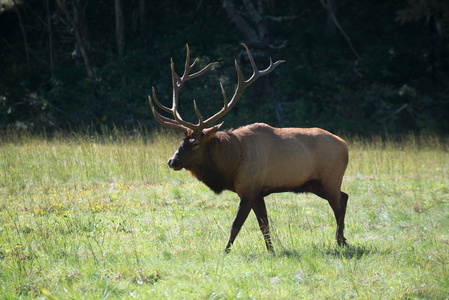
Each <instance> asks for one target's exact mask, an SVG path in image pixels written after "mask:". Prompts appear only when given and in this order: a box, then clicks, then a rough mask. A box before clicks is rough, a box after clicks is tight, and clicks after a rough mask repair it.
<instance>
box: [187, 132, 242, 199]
mask: <svg viewBox="0 0 449 300" xmlns="http://www.w3.org/2000/svg"><path fill="white" fill-rule="evenodd" d="M233 144H234V143H233V142H232V140H231V138H230V136H229V133H228V132H223V131H220V132H217V134H216V136H215V137H213V138H212V139H211V140H210V141H209V143H208V145H207V151H206V152H205V156H206V157H205V160H204V164H202V165H198V166H195V167H192V168H190V169H189V171H190V173H191V174H192V175H193V176H194V177H196V178H197V179H198V180H200V181H202V182H203V183H204V184H205V185H207V186H208V187H209V188H210V189H211V190H212V191H214V192H215V193H216V194H219V193H221V192H223V191H224V190H230V191H234V182H233V174H234V169H235V166H236V161H237V160H238V158H239V157H240V153H236V151H235V150H236V149H235V147H234V145H233Z"/></svg>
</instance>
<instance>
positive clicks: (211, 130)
mask: <svg viewBox="0 0 449 300" xmlns="http://www.w3.org/2000/svg"><path fill="white" fill-rule="evenodd" d="M221 125H223V122H221V123H220V124H218V125H215V126H214V127H211V128H207V129H204V130H203V134H204V135H205V136H206V139H207V140H210V139H211V138H213V137H214V136H215V134H216V133H217V131H218V130H219V129H220V127H221Z"/></svg>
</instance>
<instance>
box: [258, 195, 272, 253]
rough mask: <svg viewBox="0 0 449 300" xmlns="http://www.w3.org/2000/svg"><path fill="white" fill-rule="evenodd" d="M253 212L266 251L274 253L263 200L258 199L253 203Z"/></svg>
mask: <svg viewBox="0 0 449 300" xmlns="http://www.w3.org/2000/svg"><path fill="white" fill-rule="evenodd" d="M253 211H254V213H255V214H256V218H257V222H259V228H260V231H262V234H263V238H264V239H265V245H266V246H267V249H268V251H270V252H274V249H273V245H272V244H271V238H270V226H269V224H268V215H267V208H266V206H265V200H264V199H263V198H259V199H258V200H257V201H255V202H254V203H253Z"/></svg>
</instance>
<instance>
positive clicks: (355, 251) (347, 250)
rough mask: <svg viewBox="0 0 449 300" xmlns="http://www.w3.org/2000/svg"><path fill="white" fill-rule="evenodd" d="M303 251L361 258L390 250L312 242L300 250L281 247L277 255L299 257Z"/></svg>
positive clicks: (337, 256)
mask: <svg viewBox="0 0 449 300" xmlns="http://www.w3.org/2000/svg"><path fill="white" fill-rule="evenodd" d="M304 251H307V252H309V253H308V254H307V255H308V256H309V255H310V252H314V253H316V254H317V255H326V256H332V257H335V258H345V259H361V258H363V257H366V256H369V255H378V254H381V255H385V254H388V253H390V252H391V251H390V250H388V249H382V250H380V249H378V248H376V247H375V246H373V245H347V246H344V247H340V246H337V245H335V246H331V245H326V244H313V245H310V246H309V247H307V249H302V250H301V249H300V250H287V249H283V250H282V251H279V252H278V253H277V255H279V256H286V257H288V258H297V259H299V258H301V257H302V256H304Z"/></svg>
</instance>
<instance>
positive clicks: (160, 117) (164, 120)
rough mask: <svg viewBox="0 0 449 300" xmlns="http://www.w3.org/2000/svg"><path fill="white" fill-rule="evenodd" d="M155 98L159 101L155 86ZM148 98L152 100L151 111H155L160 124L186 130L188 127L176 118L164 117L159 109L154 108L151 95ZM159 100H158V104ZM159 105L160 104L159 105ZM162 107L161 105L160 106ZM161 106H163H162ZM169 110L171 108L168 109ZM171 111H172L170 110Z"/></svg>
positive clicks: (154, 113) (155, 116)
mask: <svg viewBox="0 0 449 300" xmlns="http://www.w3.org/2000/svg"><path fill="white" fill-rule="evenodd" d="M153 98H154V100H155V102H156V101H157V100H156V99H157V98H156V93H155V92H154V88H153ZM148 100H149V102H150V107H151V111H152V112H153V115H154V118H155V119H156V121H158V123H159V124H161V125H163V126H165V127H169V128H172V129H175V130H179V131H186V130H187V129H188V128H186V127H184V126H182V125H180V124H178V123H176V122H175V121H174V120H172V119H169V118H167V117H164V116H163V115H161V114H160V113H158V112H157V110H156V109H155V108H154V105H153V102H152V100H151V97H150V96H148ZM157 103H158V102H156V104H157ZM158 106H159V105H158ZM159 107H161V106H159ZM162 107H164V108H166V107H165V106H163V105H162ZM162 107H161V108H162ZM168 110H169V109H168ZM169 112H171V111H170V110H169Z"/></svg>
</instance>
